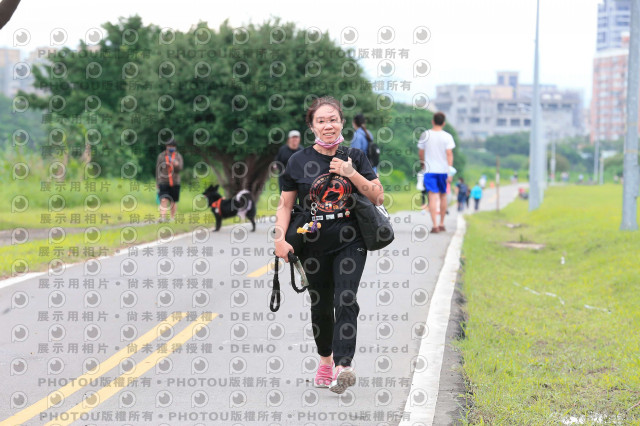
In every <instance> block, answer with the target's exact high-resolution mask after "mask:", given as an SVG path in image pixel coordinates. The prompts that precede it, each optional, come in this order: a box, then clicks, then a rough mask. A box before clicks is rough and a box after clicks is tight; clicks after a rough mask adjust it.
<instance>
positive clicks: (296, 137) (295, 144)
mask: <svg viewBox="0 0 640 426" xmlns="http://www.w3.org/2000/svg"><path fill="white" fill-rule="evenodd" d="M301 149H302V147H301V146H300V132H299V131H297V130H291V131H290V132H289V136H288V138H287V143H286V145H282V146H281V147H280V149H279V150H278V154H276V159H275V160H274V163H273V166H272V167H273V170H274V171H277V172H278V174H279V176H278V186H279V188H280V192H282V173H284V169H285V168H286V167H287V163H288V162H289V159H290V158H291V156H292V155H293V154H295V153H296V152H298V151H300V150H301Z"/></svg>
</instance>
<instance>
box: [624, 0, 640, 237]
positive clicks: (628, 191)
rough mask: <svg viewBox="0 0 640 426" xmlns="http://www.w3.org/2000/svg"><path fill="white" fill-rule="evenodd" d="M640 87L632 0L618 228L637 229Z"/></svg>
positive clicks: (634, 1)
mask: <svg viewBox="0 0 640 426" xmlns="http://www.w3.org/2000/svg"><path fill="white" fill-rule="evenodd" d="M639 90H640V0H631V34H630V37H629V67H628V71H627V135H626V137H625V140H624V165H623V173H624V186H623V188H622V223H620V230H627V231H635V230H637V229H638V221H637V219H636V216H637V211H638V202H637V198H638V187H639V185H640V182H639V180H640V177H639V175H640V172H639V171H638V91H639Z"/></svg>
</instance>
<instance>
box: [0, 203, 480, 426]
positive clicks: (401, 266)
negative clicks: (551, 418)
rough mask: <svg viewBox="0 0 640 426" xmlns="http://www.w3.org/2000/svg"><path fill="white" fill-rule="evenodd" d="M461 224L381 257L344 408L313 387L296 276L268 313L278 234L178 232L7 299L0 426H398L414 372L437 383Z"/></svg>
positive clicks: (368, 292) (371, 275)
mask: <svg viewBox="0 0 640 426" xmlns="http://www.w3.org/2000/svg"><path fill="white" fill-rule="evenodd" d="M489 195H490V194H489V193H488V192H487V194H486V196H487V197H488V196H489ZM454 210H455V209H452V211H451V214H450V215H448V216H447V220H446V222H445V224H446V226H447V229H448V231H447V232H446V233H440V234H434V235H430V234H429V233H428V231H427V230H428V229H429V228H430V224H429V223H427V221H428V219H427V218H426V216H423V215H421V214H420V213H419V212H401V213H398V214H396V215H394V216H393V219H394V222H395V230H396V240H395V241H394V242H393V243H392V244H391V245H390V246H389V247H388V249H386V250H384V251H380V252H369V254H368V259H367V265H366V268H365V272H364V275H363V277H362V281H361V285H360V289H359V292H358V301H359V304H360V319H359V323H358V350H357V354H356V357H355V360H354V367H355V369H356V373H357V376H358V382H357V384H356V386H354V387H352V388H350V389H349V390H348V391H347V392H346V393H345V394H343V395H342V396H337V395H335V394H333V393H331V392H329V391H328V390H326V389H316V388H314V387H312V385H311V383H312V382H311V381H312V379H313V376H314V373H315V369H316V367H317V355H316V353H315V344H314V341H313V338H312V332H311V327H310V318H309V307H308V302H309V299H308V295H307V294H306V293H304V294H303V295H299V294H296V293H294V292H293V290H292V289H291V288H290V287H289V283H288V281H289V279H288V270H287V271H285V274H283V275H282V278H281V282H282V286H283V290H284V291H283V292H284V297H283V301H282V307H281V309H280V311H279V312H277V313H275V314H274V313H271V312H270V311H269V309H268V300H269V290H270V289H269V287H270V285H271V280H272V277H273V275H272V274H273V272H272V271H271V270H270V269H271V268H269V262H272V261H273V260H272V255H271V254H270V253H271V248H272V246H273V244H272V242H271V241H269V237H268V235H269V232H268V231H269V229H270V227H271V226H272V223H260V224H259V225H258V229H257V231H256V232H255V233H252V232H249V229H250V225H248V224H236V225H233V226H229V227H225V228H223V229H222V230H221V231H220V232H218V233H215V232H210V230H209V229H206V228H203V229H202V230H200V231H196V232H194V233H192V234H184V235H181V236H177V237H172V236H171V235H170V232H167V235H166V238H165V239H164V241H160V242H158V243H151V244H146V245H144V246H143V247H140V248H138V249H133V250H130V251H123V252H122V253H121V254H120V255H118V256H114V257H109V258H105V259H100V260H92V261H88V262H85V263H82V264H78V265H73V266H71V267H69V268H66V269H65V270H58V271H52V272H50V273H45V274H42V275H40V276H36V277H32V278H30V279H27V280H25V281H22V282H19V283H16V284H13V285H10V286H7V287H4V288H0V320H1V321H2V323H3V327H2V333H1V334H0V371H2V372H3V373H2V378H3V380H4V386H2V387H1V388H0V424H1V425H5V424H24V425H36V424H46V423H47V422H50V423H49V424H60V425H62V424H95V425H113V424H131V425H135V424H154V425H155V424H167V425H182V424H190V425H195V424H214V423H215V424H237V425H243V424H273V425H289V424H290V425H300V424H315V425H325V424H326V425H335V424H341V423H348V422H351V423H353V424H390V425H394V424H398V423H399V421H400V419H401V416H402V411H403V409H404V407H405V402H406V399H407V396H408V394H409V389H410V386H411V378H412V375H413V371H414V369H416V368H417V369H419V370H420V371H427V372H428V371H429V370H428V369H429V366H428V365H424V362H423V361H422V360H420V359H416V357H417V354H418V350H419V347H420V343H421V341H422V339H423V338H424V337H425V336H426V335H427V334H428V330H425V328H424V322H425V319H426V317H427V314H428V309H429V301H430V295H432V294H433V289H434V286H435V283H436V281H437V276H438V272H439V271H440V268H441V267H442V262H443V258H444V254H445V252H446V248H447V246H448V243H449V240H450V238H451V235H452V234H453V232H454V231H455V224H456V212H455V211H454ZM167 229H169V228H167ZM1 285H2V283H0V286H1ZM434 374H435V372H434ZM127 384H129V386H127ZM418 403H419V401H418ZM58 416H59V417H58ZM74 419H77V420H78V421H76V422H74ZM2 420H4V421H2ZM54 420H55V421H54ZM383 422H387V423H383Z"/></svg>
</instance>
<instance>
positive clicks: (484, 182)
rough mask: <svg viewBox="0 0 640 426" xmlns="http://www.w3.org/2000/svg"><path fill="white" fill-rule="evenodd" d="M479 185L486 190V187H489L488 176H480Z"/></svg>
mask: <svg viewBox="0 0 640 426" xmlns="http://www.w3.org/2000/svg"><path fill="white" fill-rule="evenodd" d="M478 185H480V188H482V189H484V187H485V186H487V176H486V175H482V176H480V180H479V181H478Z"/></svg>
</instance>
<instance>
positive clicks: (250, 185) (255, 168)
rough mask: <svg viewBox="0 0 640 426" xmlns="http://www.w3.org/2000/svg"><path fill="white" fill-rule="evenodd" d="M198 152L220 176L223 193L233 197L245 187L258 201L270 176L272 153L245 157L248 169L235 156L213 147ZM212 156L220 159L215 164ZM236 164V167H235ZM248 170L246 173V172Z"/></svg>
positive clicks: (218, 176) (225, 195) (219, 180)
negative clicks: (234, 158)
mask: <svg viewBox="0 0 640 426" xmlns="http://www.w3.org/2000/svg"><path fill="white" fill-rule="evenodd" d="M198 154H200V156H201V157H202V158H203V159H204V160H205V161H206V162H207V164H209V166H211V168H212V169H213V171H214V173H215V174H216V176H217V178H218V183H219V184H220V186H221V187H222V189H223V190H224V191H223V192H222V195H223V196H224V197H226V198H231V197H233V196H234V195H235V194H237V193H238V192H240V191H242V190H243V189H246V190H248V191H249V192H250V193H251V196H252V197H253V199H254V200H256V202H257V201H258V199H259V198H260V195H261V194H262V191H264V189H265V188H264V184H265V182H266V181H267V179H268V177H269V165H270V164H271V162H272V161H273V157H272V156H271V155H262V156H257V155H255V154H251V155H249V156H248V157H246V158H245V159H244V161H243V162H244V164H245V165H246V169H245V168H244V167H243V166H242V165H241V164H240V165H239V164H237V163H239V161H234V160H233V157H232V156H231V155H228V154H222V153H220V152H217V150H212V149H211V147H206V148H205V149H202V150H199V152H198ZM212 156H215V157H216V159H217V160H218V161H217V162H216V163H217V164H214V162H213V161H212V158H211V157H212ZM234 166H235V167H234ZM245 171H246V173H245Z"/></svg>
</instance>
